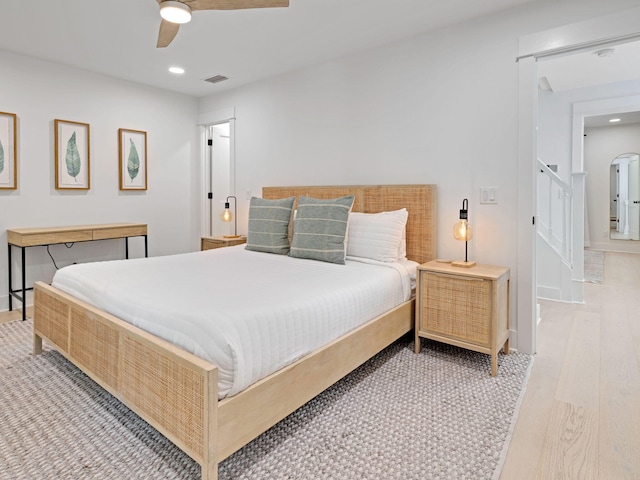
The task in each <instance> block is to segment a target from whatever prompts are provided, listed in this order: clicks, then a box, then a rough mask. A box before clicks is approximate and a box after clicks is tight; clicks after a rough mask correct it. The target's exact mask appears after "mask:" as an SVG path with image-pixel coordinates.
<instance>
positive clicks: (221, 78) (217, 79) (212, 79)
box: [204, 75, 229, 83]
mask: <svg viewBox="0 0 640 480" xmlns="http://www.w3.org/2000/svg"><path fill="white" fill-rule="evenodd" d="M225 80H229V79H228V78H227V77H225V76H223V75H214V76H213V77H209V78H205V79H204V81H205V82H209V83H218V82H224V81H225Z"/></svg>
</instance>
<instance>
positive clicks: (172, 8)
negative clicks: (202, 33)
mask: <svg viewBox="0 0 640 480" xmlns="http://www.w3.org/2000/svg"><path fill="white" fill-rule="evenodd" d="M160 16H161V17H162V18H164V19H165V20H166V21H167V22H171V23H187V22H190V21H191V7H189V5H186V4H184V3H182V2H175V1H169V0H167V1H164V2H162V3H161V4H160Z"/></svg>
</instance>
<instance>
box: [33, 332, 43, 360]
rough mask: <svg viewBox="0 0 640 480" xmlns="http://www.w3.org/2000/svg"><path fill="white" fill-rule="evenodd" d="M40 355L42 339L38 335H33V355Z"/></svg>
mask: <svg viewBox="0 0 640 480" xmlns="http://www.w3.org/2000/svg"><path fill="white" fill-rule="evenodd" d="M41 353H42V337H41V336H40V335H36V334H35V333H34V334H33V355H34V356H35V355H40V354H41Z"/></svg>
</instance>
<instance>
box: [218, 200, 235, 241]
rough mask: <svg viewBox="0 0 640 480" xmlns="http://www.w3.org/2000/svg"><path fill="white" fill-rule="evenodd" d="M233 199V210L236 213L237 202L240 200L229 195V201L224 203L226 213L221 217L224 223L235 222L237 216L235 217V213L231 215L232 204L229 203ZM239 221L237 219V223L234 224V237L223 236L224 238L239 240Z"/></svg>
mask: <svg viewBox="0 0 640 480" xmlns="http://www.w3.org/2000/svg"><path fill="white" fill-rule="evenodd" d="M232 198H233V210H234V213H235V210H236V208H237V206H238V204H237V202H238V200H237V199H236V197H234V196H233V195H229V196H228V197H227V201H226V202H224V211H223V212H222V215H220V218H221V219H222V221H223V222H231V221H234V219H235V216H234V215H233V213H231V204H230V203H229V200H231V199H232ZM238 236H239V235H238V220H237V219H235V222H234V224H233V235H223V237H224V238H238Z"/></svg>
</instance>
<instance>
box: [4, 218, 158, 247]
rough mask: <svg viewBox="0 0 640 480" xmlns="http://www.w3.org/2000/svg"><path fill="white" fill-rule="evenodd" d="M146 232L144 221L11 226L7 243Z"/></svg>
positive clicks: (28, 243)
mask: <svg viewBox="0 0 640 480" xmlns="http://www.w3.org/2000/svg"><path fill="white" fill-rule="evenodd" d="M146 234H147V224H146V223H106V224H94V225H72V226H65V227H36V228H12V229H9V230H7V243H9V244H11V245H16V246H18V247H33V246H37V245H53V244H56V243H72V242H87V241H91V240H107V239H113V238H125V237H137V236H140V235H146Z"/></svg>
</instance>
